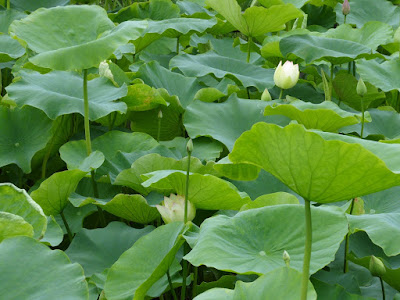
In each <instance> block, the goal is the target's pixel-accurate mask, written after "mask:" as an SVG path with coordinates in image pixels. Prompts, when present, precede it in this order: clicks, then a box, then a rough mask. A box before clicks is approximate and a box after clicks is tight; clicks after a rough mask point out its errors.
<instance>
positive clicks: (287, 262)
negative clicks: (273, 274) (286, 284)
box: [283, 250, 290, 267]
mask: <svg viewBox="0 0 400 300" xmlns="http://www.w3.org/2000/svg"><path fill="white" fill-rule="evenodd" d="M283 260H284V261H285V264H286V266H288V267H289V264H290V256H289V253H288V252H287V251H286V250H285V251H283Z"/></svg>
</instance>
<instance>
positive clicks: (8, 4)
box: [7, 0, 11, 9]
mask: <svg viewBox="0 0 400 300" xmlns="http://www.w3.org/2000/svg"><path fill="white" fill-rule="evenodd" d="M10 8H11V5H10V0H7V9H10Z"/></svg>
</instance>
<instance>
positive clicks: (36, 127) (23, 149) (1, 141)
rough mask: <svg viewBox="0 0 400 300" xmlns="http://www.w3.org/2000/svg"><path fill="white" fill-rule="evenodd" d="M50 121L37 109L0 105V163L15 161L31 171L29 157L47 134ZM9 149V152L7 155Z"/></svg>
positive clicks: (30, 157) (3, 164) (49, 128)
mask: <svg viewBox="0 0 400 300" xmlns="http://www.w3.org/2000/svg"><path fill="white" fill-rule="evenodd" d="M51 125H52V124H51V121H50V120H49V119H48V118H47V117H46V115H45V114H44V113H43V112H41V111H40V110H38V109H34V108H31V107H24V108H22V109H19V108H15V109H9V108H7V107H5V106H1V107H0V128H1V130H0V167H2V166H6V165H9V164H13V163H14V164H16V165H18V166H19V167H20V168H21V169H22V171H24V173H30V172H31V160H32V158H33V156H34V155H35V153H36V152H38V151H39V150H41V149H43V148H44V147H46V144H47V142H48V141H49V140H50V138H51ZM11 153H12V155H10V154H11Z"/></svg>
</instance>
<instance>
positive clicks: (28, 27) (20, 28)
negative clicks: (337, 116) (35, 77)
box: [10, 5, 147, 70]
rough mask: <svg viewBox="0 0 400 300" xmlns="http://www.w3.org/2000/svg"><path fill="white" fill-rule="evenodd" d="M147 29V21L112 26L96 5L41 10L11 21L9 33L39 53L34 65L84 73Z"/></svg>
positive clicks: (33, 60)
mask: <svg viewBox="0 0 400 300" xmlns="http://www.w3.org/2000/svg"><path fill="white" fill-rule="evenodd" d="M60 24H62V26H59V25H60ZM146 26H147V22H146V21H129V22H124V23H122V24H120V25H119V26H114V24H113V22H112V21H111V20H110V19H109V18H108V16H107V13H106V11H105V10H104V9H103V8H101V7H99V6H95V5H90V6H88V5H79V6H75V5H69V6H66V7H54V8H50V9H44V8H40V9H38V10H36V11H34V12H33V13H32V14H30V15H29V16H28V17H26V18H24V19H22V20H20V21H14V22H13V23H12V24H11V26H10V32H11V33H12V34H14V35H16V36H17V37H18V38H19V39H21V40H24V41H25V42H26V43H27V44H28V46H29V48H31V49H32V50H33V51H35V52H36V53H38V54H37V55H35V56H33V57H32V58H30V61H31V62H32V63H33V64H35V65H38V66H40V67H45V68H50V69H55V70H76V69H78V70H83V69H88V68H92V67H98V65H99V64H100V62H101V61H103V60H105V59H107V58H109V57H110V56H111V54H112V53H113V52H114V51H115V50H116V49H117V48H118V47H119V46H122V45H125V44H127V43H128V42H129V40H134V39H136V38H138V37H139V36H140V35H141V34H142V32H143V30H144V28H145V27H146ZM65 28H67V29H68V30H65ZM88 28H89V29H90V30H88Z"/></svg>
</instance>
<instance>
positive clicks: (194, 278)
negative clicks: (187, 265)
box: [192, 266, 199, 299]
mask: <svg viewBox="0 0 400 300" xmlns="http://www.w3.org/2000/svg"><path fill="white" fill-rule="evenodd" d="M193 268H194V275H193V289H192V299H194V297H196V294H197V291H196V289H197V277H198V276H199V268H198V267H195V266H193Z"/></svg>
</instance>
